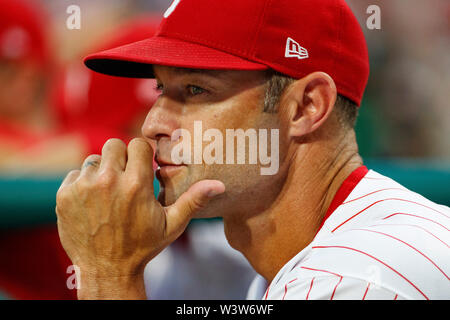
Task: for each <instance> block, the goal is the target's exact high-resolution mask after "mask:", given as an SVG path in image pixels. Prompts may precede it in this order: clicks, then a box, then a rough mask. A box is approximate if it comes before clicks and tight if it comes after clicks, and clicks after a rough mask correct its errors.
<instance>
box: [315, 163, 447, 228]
mask: <svg viewBox="0 0 450 320" xmlns="http://www.w3.org/2000/svg"><path fill="white" fill-rule="evenodd" d="M449 222H450V208H448V207H446V206H443V205H439V204H436V203H434V202H432V201H430V200H429V199H427V198H425V197H423V196H421V195H420V194H418V193H415V192H413V191H411V190H409V189H407V188H405V187H404V186H402V185H401V184H399V183H397V182H396V181H394V180H392V179H390V178H388V177H386V176H383V175H381V174H379V173H377V172H375V171H372V170H370V171H369V172H368V173H367V174H366V176H364V177H363V178H362V180H361V181H360V182H359V183H358V185H357V186H356V187H355V188H354V189H353V191H352V192H351V193H350V194H349V195H348V197H347V198H346V199H345V200H344V201H343V203H342V204H341V205H340V206H339V207H338V208H337V209H336V210H335V211H334V212H333V214H331V216H330V217H329V218H328V219H327V221H326V222H325V224H324V226H323V228H322V230H321V231H324V232H323V234H327V233H331V234H335V233H340V232H343V231H346V230H350V229H354V228H359V227H368V226H371V225H374V224H379V223H396V224H400V223H416V224H417V223H418V224H423V223H427V224H429V223H431V224H435V225H442V226H443V227H444V230H445V229H447V230H448V229H449V227H450V226H449V225H448V224H449Z"/></svg>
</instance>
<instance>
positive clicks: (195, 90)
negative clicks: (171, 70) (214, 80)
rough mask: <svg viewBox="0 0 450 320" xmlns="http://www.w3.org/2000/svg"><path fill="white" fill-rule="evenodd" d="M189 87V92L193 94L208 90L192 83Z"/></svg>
mask: <svg viewBox="0 0 450 320" xmlns="http://www.w3.org/2000/svg"><path fill="white" fill-rule="evenodd" d="M187 89H188V92H189V94H190V95H192V96H197V95H200V94H202V93H205V92H206V90H205V89H203V88H200V87H197V86H192V85H190V86H188V88H187Z"/></svg>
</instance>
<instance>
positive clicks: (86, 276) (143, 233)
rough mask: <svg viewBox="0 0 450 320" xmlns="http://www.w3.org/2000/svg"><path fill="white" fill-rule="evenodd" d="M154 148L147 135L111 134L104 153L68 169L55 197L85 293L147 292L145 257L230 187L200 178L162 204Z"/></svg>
mask: <svg viewBox="0 0 450 320" xmlns="http://www.w3.org/2000/svg"><path fill="white" fill-rule="evenodd" d="M152 161H153V150H152V149H151V147H150V145H149V144H148V143H147V142H146V141H145V140H143V139H135V140H133V141H131V142H130V144H129V146H128V148H127V146H126V145H125V144H124V143H123V142H122V141H120V140H116V139H112V140H109V141H108V142H107V143H106V144H105V146H104V147H103V150H102V156H98V155H93V156H90V157H88V158H87V159H86V161H85V162H84V164H83V167H82V169H81V171H79V170H77V171H72V172H70V173H69V174H68V175H67V177H66V179H65V180H64V182H63V183H62V185H61V187H60V189H59V191H58V193H57V200H56V204H57V206H56V214H57V217H58V231H59V236H60V239H61V243H62V245H63V247H64V249H65V250H66V252H67V254H68V256H69V257H70V259H71V260H72V263H73V264H74V265H77V266H78V267H79V268H80V271H81V275H80V276H81V286H80V289H79V291H78V297H79V298H81V299H101V298H107V299H138V298H143V299H145V298H146V296H145V288H144V280H143V273H144V268H145V266H146V264H147V263H148V262H149V261H150V260H151V259H152V258H154V257H155V256H156V255H157V254H159V253H160V252H161V251H162V250H163V249H164V248H166V247H167V246H168V245H169V244H170V243H172V242H173V241H175V240H176V239H177V238H178V237H179V236H180V235H181V234H182V233H183V232H184V230H185V228H186V227H187V225H188V223H189V221H190V219H191V218H192V217H193V215H194V214H195V213H196V212H197V211H198V210H200V209H201V208H202V207H204V206H205V205H206V204H207V203H208V201H209V200H210V199H211V198H212V197H214V196H217V195H219V194H222V193H223V192H225V186H224V185H223V183H222V182H219V181H207V180H205V181H200V182H198V183H196V184H194V185H193V186H192V187H191V188H190V189H189V190H188V191H187V192H186V193H185V194H183V195H182V196H181V197H180V198H179V199H178V200H177V202H176V203H175V204H173V205H172V206H170V207H163V206H162V205H161V204H160V203H159V202H158V201H157V200H156V198H155V196H154V193H153V192H154V191H153V167H152V163H153V162H152Z"/></svg>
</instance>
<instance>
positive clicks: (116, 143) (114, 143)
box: [104, 138, 126, 149]
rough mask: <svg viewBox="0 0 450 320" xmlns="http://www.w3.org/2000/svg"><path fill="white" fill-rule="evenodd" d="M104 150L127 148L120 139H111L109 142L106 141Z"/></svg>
mask: <svg viewBox="0 0 450 320" xmlns="http://www.w3.org/2000/svg"><path fill="white" fill-rule="evenodd" d="M104 148H108V149H109V148H111V149H125V148H126V144H125V142H123V141H122V140H120V139H116V138H113V139H109V140H108V141H106V143H105V145H104Z"/></svg>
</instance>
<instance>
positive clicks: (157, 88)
mask: <svg viewBox="0 0 450 320" xmlns="http://www.w3.org/2000/svg"><path fill="white" fill-rule="evenodd" d="M155 90H156V91H158V92H162V91H163V90H164V86H163V85H162V84H157V85H156V87H155Z"/></svg>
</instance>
